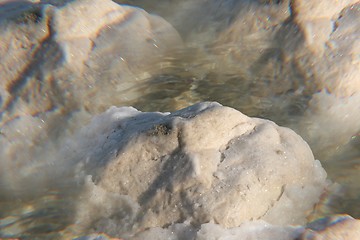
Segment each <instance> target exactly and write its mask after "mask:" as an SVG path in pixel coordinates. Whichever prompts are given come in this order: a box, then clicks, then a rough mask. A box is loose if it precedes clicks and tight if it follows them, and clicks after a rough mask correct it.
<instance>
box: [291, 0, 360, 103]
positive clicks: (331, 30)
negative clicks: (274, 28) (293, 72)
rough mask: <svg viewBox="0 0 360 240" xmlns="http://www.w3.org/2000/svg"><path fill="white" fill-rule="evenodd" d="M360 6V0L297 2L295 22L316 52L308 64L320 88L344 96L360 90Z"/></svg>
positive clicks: (306, 66)
mask: <svg viewBox="0 0 360 240" xmlns="http://www.w3.org/2000/svg"><path fill="white" fill-rule="evenodd" d="M324 6H328V7H324ZM359 9H360V2H359V1H358V0H343V1H332V0H328V1H314V2H310V1H302V0H298V1H294V4H293V12H294V22H295V23H296V24H297V25H298V26H299V27H300V29H301V31H302V33H303V36H304V40H305V41H304V43H305V46H306V48H307V49H308V50H309V51H310V52H311V53H312V54H313V55H314V56H315V58H313V59H311V61H309V62H308V63H307V64H305V68H308V69H313V74H314V75H315V77H316V80H317V82H318V85H319V87H320V88H325V89H327V90H328V91H329V92H331V93H334V94H335V95H337V96H340V97H348V96H351V95H353V94H355V93H358V92H359V91H360V77H359V75H360V70H359V69H360V60H359V54H360V47H359V46H360V30H359V29H360V11H359ZM298 55H301V53H299V54H298ZM299 65H303V63H301V62H300V63H299Z"/></svg>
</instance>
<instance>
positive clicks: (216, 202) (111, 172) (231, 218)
mask: <svg viewBox="0 0 360 240" xmlns="http://www.w3.org/2000/svg"><path fill="white" fill-rule="evenodd" d="M82 134H84V135H83V138H84V139H89V140H88V141H84V140H82V142H85V143H86V144H84V145H83V149H82V150H80V151H81V152H87V157H86V161H85V162H82V163H81V168H78V171H80V172H82V173H85V175H86V174H90V175H91V177H90V178H88V182H87V186H88V188H87V189H88V190H87V191H85V193H84V194H85V195H84V197H82V199H84V200H83V201H82V202H81V204H79V214H78V224H79V225H82V227H84V228H89V227H91V228H93V229H96V230H97V231H104V232H107V233H110V234H119V233H123V234H124V233H125V232H126V231H127V232H132V231H135V232H136V231H139V230H141V229H146V228H149V227H161V226H166V225H169V224H172V223H176V222H185V221H188V222H190V223H191V224H193V225H194V226H199V225H200V224H203V223H207V222H214V223H217V224H219V225H221V226H223V227H236V226H239V225H240V224H241V223H243V222H245V221H248V220H255V219H263V220H266V221H267V222H269V223H272V224H277V225H287V224H289V223H290V224H303V223H305V217H306V213H307V212H308V211H311V209H312V208H313V206H314V204H315V203H316V202H317V201H318V200H319V197H320V194H321V193H322V190H323V189H324V187H325V185H326V183H325V179H326V173H325V171H324V170H323V168H322V167H321V165H320V163H319V161H315V160H314V158H313V155H312V153H311V150H310V149H309V147H308V146H307V144H306V143H305V142H304V141H303V140H302V139H301V138H300V137H299V136H298V135H296V134H295V133H294V132H293V131H291V130H289V129H286V128H282V127H278V126H277V125H275V124H274V123H272V122H270V121H266V120H261V119H252V118H249V117H247V116H245V115H243V114H241V113H240V112H238V111H236V110H234V109H231V108H228V107H223V106H221V105H220V104H217V103H201V104H196V105H194V106H191V107H189V108H185V109H183V110H180V111H177V112H174V113H171V114H169V113H143V112H139V111H137V110H135V109H133V108H115V107H114V108H111V109H109V110H108V111H107V112H105V113H104V114H102V115H99V116H97V117H96V118H95V119H94V120H93V121H92V122H91V124H90V125H89V126H87V127H85V128H84V129H83V133H82ZM94 136H97V137H95V138H94ZM91 186H92V187H91ZM97 189H98V190H97ZM89 194H90V195H89ZM94 194H95V195H94ZM86 196H95V198H94V197H86ZM86 199H87V200H86ZM98 199H101V200H98ZM119 202H126V205H127V206H128V207H124V208H121V207H120V209H119V208H116V207H115V206H119ZM130 202H133V204H130ZM129 204H130V205H129ZM120 206H122V204H120ZM116 209H118V210H116ZM126 209H128V210H126ZM118 211H120V212H118ZM134 213H136V214H135V215H136V216H134ZM121 219H126V221H125V222H126V223H127V224H130V223H132V224H133V225H131V224H130V226H127V227H128V229H126V225H125V224H121V223H120V222H119V221H123V220H121ZM124 228H125V229H124ZM125 230H126V231H125Z"/></svg>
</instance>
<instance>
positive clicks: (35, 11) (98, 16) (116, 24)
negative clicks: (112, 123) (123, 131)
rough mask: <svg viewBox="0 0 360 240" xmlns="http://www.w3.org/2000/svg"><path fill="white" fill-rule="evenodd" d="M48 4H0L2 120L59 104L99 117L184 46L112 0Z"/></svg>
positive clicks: (164, 28)
mask: <svg viewBox="0 0 360 240" xmlns="http://www.w3.org/2000/svg"><path fill="white" fill-rule="evenodd" d="M43 2H44V3H43ZM45 2H46V1H41V3H31V2H25V1H22V2H18V1H16V2H13V1H5V2H4V1H1V4H0V38H1V45H0V62H1V64H0V72H1V79H0V82H1V84H0V94H1V95H0V112H1V113H2V120H4V121H7V120H11V119H13V118H15V117H18V116H23V115H27V114H29V115H33V116H34V115H38V114H40V113H44V112H47V111H52V110H54V109H57V108H61V107H63V106H66V109H67V110H69V109H74V108H75V109H79V108H82V107H84V108H86V109H87V110H88V111H90V112H99V108H100V107H101V106H103V105H106V108H107V106H108V104H109V102H110V103H113V104H120V103H121V102H123V101H126V100H129V99H132V98H134V97H136V96H137V94H136V92H134V91H131V90H128V91H126V89H128V88H131V87H132V86H134V85H136V84H138V83H139V82H141V81H143V80H144V79H146V78H147V77H149V76H150V75H151V73H152V72H156V71H157V70H155V69H158V68H156V67H154V66H155V65H156V64H157V63H158V62H159V60H160V59H161V57H162V56H163V55H164V54H165V53H166V52H167V51H170V50H171V49H174V48H176V47H178V46H179V45H181V39H180V37H179V35H178V34H177V32H176V30H175V29H174V28H172V27H171V25H170V24H168V23H167V22H166V21H165V20H163V19H162V18H160V17H158V16H153V15H150V14H148V13H146V12H145V11H144V10H141V9H139V8H134V7H130V6H122V5H118V4H116V3H114V2H112V1H110V0H105V1H96V0H77V1H59V2H58V3H57V4H54V5H53V4H45ZM48 2H49V1H48ZM52 2H54V1H52ZM94 89H96V91H95V90H94ZM103 91H108V94H107V96H108V95H110V96H111V97H106V96H104V94H103ZM110 91H111V92H112V94H110ZM119 92H123V94H116V93H119ZM75 93H76V94H75ZM115 96H117V97H115ZM95 99H97V101H94V100H95ZM104 102H106V103H104Z"/></svg>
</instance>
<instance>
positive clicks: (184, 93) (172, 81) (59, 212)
mask: <svg viewBox="0 0 360 240" xmlns="http://www.w3.org/2000/svg"><path fill="white" fill-rule="evenodd" d="M118 2H123V3H124V2H125V3H127V4H134V5H136V6H139V7H142V8H144V9H145V10H147V11H149V12H150V13H157V14H159V15H160V16H163V17H164V18H165V19H166V20H168V21H169V22H170V23H172V24H173V25H174V26H175V27H178V28H179V29H178V30H179V32H180V33H181V34H182V35H183V37H184V40H185V47H184V48H180V49H178V50H177V51H174V52H170V53H168V54H167V55H166V56H165V57H164V59H163V60H162V61H161V62H160V63H157V64H156V65H155V66H152V68H156V69H158V70H159V71H158V74H156V75H155V76H152V77H151V78H150V79H147V81H144V82H141V83H140V84H136V85H134V86H132V87H131V89H127V90H126V91H133V92H136V93H140V95H139V96H140V97H137V98H135V99H131V100H129V101H118V104H117V105H119V106H121V105H131V106H134V107H135V108H137V109H139V110H141V111H161V112H164V111H174V110H178V109H181V108H183V107H186V106H189V105H191V104H194V103H197V102H201V101H217V102H219V103H221V104H223V105H226V106H230V107H233V108H235V109H238V110H239V111H241V112H243V113H244V114H246V115H249V116H253V117H261V118H267V119H271V120H273V121H275V122H276V123H277V124H279V125H282V126H289V127H291V128H293V129H295V131H297V132H298V133H299V134H300V135H303V134H302V133H303V132H302V131H304V127H303V125H301V124H300V122H302V121H303V118H302V117H303V115H304V113H305V111H306V110H307V108H308V104H309V101H310V100H311V97H312V94H313V93H315V91H316V90H315V88H312V87H311V86H310V87H309V86H308V85H309V82H311V81H312V79H311V77H309V76H312V74H311V72H306V70H304V69H302V68H301V67H299V66H296V65H295V64H294V63H289V62H287V61H286V60H285V59H284V57H283V50H282V48H281V47H279V46H276V44H275V46H274V45H271V44H273V42H272V43H271V44H270V45H271V46H270V45H269V43H267V42H266V41H264V39H258V38H255V40H254V39H248V40H246V39H245V40H243V41H242V44H243V45H241V46H239V44H238V43H231V42H230V43H229V42H226V43H223V44H221V43H220V44H217V46H216V47H213V45H211V44H209V42H212V40H213V39H211V37H209V35H207V34H205V35H204V36H205V37H204V38H202V37H199V38H197V37H196V33H199V34H202V33H204V32H209V31H212V30H211V29H209V23H206V21H207V20H209V19H208V18H207V17H204V21H205V20H206V21H205V23H204V24H200V23H199V25H198V26H197V27H198V28H199V29H200V30H199V31H198V32H191V31H187V29H186V28H185V27H184V25H183V24H181V23H180V22H177V21H179V20H178V19H176V18H175V17H174V18H171V17H169V16H171V14H172V13H173V11H174V9H175V8H176V6H177V5H178V3H174V1H162V2H159V1H130V0H129V1H118ZM185 2H186V3H190V4H191V1H185ZM193 2H195V1H193ZM225 2H228V3H226V4H230V2H231V1H225ZM230 5H231V4H230ZM235 5H236V4H235ZM184 6H185V3H184ZM222 7H224V8H223V9H222V11H221V13H219V14H218V15H217V16H214V18H213V19H211V21H215V20H216V21H217V22H216V21H215V23H216V24H215V23H214V25H216V26H217V27H219V28H220V29H221V28H222V27H223V28H224V29H223V30H224V31H225V28H226V26H228V25H229V21H230V22H231V21H232V19H231V18H232V16H234V15H236V14H235V13H236V11H237V10H236V6H235V8H234V9H231V6H228V5H226V6H222ZM226 7H228V8H226ZM224 9H227V10H226V11H225V13H224ZM181 10H182V11H186V10H187V7H184V8H181ZM202 14H204V13H202ZM224 16H226V17H224ZM199 17H200V18H201V17H202V16H199ZM179 19H181V17H179ZM264 21H265V20H264ZM288 27H289V28H290V29H292V26H288ZM202 28H203V29H205V30H204V31H202V30H201V29H202ZM217 31H219V30H217ZM280 32H281V31H280ZM194 36H195V37H194ZM210 36H211V34H210ZM256 39H257V40H256ZM271 39H273V38H272V37H271ZM234 49H235V50H234ZM229 51H235V53H233V52H232V53H233V54H229ZM239 52H241V54H240V55H239V54H238V53H239ZM259 56H261V58H259ZM279 79H281V81H279ZM289 81H291V83H290V84H287V83H286V82H289ZM278 82H280V83H278ZM284 82H285V84H284ZM310 85H311V83H310ZM106 89H108V90H109V91H111V90H110V89H111V85H110V86H109V87H108V88H106ZM124 92H125V91H124ZM106 94H107V95H111V94H122V92H121V91H115V90H114V92H107V93H106ZM108 107H110V106H108ZM71 114H72V113H69V116H70V115H71ZM69 119H71V117H69ZM88 120H89V117H87V121H88ZM69 121H70V120H69ZM65 126H66V125H65ZM315 134H316V133H315ZM59 135H60V136H61V134H59ZM304 135H305V134H304ZM334 137H336V136H334ZM359 139H360V136H359V135H357V133H356V130H355V131H354V135H353V138H352V139H349V142H348V143H347V144H344V145H341V146H338V148H337V149H336V151H332V153H331V155H330V156H329V155H328V154H327V150H326V149H325V150H324V149H322V148H316V147H314V146H310V147H312V148H313V151H314V155H315V158H317V159H319V160H321V161H322V164H323V166H324V168H325V169H326V171H327V172H328V175H329V179H331V180H332V181H333V182H337V183H339V185H337V186H335V187H334V189H333V190H332V192H330V193H329V195H328V196H325V197H324V199H323V201H322V203H321V204H320V205H319V207H318V212H317V213H316V214H315V215H316V216H322V215H327V214H331V213H347V214H350V215H351V216H353V217H356V218H360V204H358V203H359V202H360V185H359V182H360V181H359V180H360V175H359V174H358V172H359V171H360V140H359ZM306 140H309V141H310V142H311V139H306ZM51 141H56V140H54V139H52V140H51ZM49 151H50V150H49ZM51 151H53V150H51ZM324 151H326V152H324ZM50 154H51V153H49V155H50ZM77 186H78V185H77V183H76V181H73V182H72V181H70V182H66V183H63V184H62V183H60V184H59V183H57V184H55V185H53V186H52V187H50V188H48V189H47V190H46V191H40V192H36V191H35V192H33V191H30V193H28V192H27V193H26V194H21V193H19V194H17V193H9V192H8V191H3V192H2V193H1V192H0V238H1V237H2V238H4V237H19V236H21V237H22V239H57V238H64V239H67V238H69V237H75V235H76V234H79V230H78V229H76V226H75V224H74V222H73V212H71V209H72V207H73V206H72V203H73V202H76V201H77V200H78V199H77V195H78V192H77V190H79V189H80V188H77ZM1 189H2V188H1V187H0V190H1ZM73 224H74V225H73ZM94 230H95V231H96V229H94ZM80 233H81V232H80ZM86 233H87V232H83V233H82V234H86Z"/></svg>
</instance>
